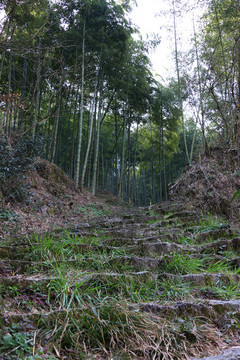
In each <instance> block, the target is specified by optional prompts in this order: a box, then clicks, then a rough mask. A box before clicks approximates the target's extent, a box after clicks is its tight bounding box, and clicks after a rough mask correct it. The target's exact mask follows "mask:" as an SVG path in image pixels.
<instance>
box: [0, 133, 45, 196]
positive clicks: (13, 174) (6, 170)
mask: <svg viewBox="0 0 240 360" xmlns="http://www.w3.org/2000/svg"><path fill="white" fill-rule="evenodd" d="M39 146H40V143H39V142H37V141H33V140H32V139H30V138H24V139H21V140H19V141H18V142H17V143H15V144H10V143H9V142H8V139H7V138H6V137H5V136H3V135H2V136H1V137H0V153H1V158H0V191H1V192H2V194H3V196H4V198H5V200H6V201H12V202H16V201H23V200H26V199H27V198H28V196H29V191H28V189H27V185H26V184H25V182H24V181H25V178H26V176H25V174H26V172H27V171H28V170H29V169H30V168H31V167H32V165H33V162H34V157H35V156H36V155H37V154H39Z"/></svg>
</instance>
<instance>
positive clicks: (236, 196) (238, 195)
mask: <svg viewBox="0 0 240 360" xmlns="http://www.w3.org/2000/svg"><path fill="white" fill-rule="evenodd" d="M236 198H237V199H239V200H240V189H239V190H237V191H236V192H235V193H234V195H233V197H232V199H231V201H230V203H231V202H232V201H233V200H234V199H236Z"/></svg>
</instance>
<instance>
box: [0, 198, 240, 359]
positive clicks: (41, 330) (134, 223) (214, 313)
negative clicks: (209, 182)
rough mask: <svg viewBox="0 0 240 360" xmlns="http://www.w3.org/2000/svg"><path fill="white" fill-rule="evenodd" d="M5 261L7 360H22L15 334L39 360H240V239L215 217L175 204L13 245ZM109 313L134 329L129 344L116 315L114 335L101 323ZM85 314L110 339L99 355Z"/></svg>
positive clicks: (2, 290)
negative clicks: (77, 321)
mask: <svg viewBox="0 0 240 360" xmlns="http://www.w3.org/2000/svg"><path fill="white" fill-rule="evenodd" d="M0 258H1V260H0V300H1V302H0V310H1V313H0V322H1V325H2V330H0V339H2V343H3V344H5V348H4V347H3V346H2V348H1V344H0V359H15V358H16V359H17V358H19V357H18V356H19V355H17V353H18V354H19V352H18V351H20V349H21V341H20V340H19V342H18V340H16V339H17V337H16V333H19V334H25V335H24V336H28V338H29V343H30V344H31V346H32V348H31V351H33V356H35V357H33V358H36V359H40V358H41V357H37V356H40V355H39V351H40V350H39V349H44V351H45V352H44V351H43V353H44V354H45V355H42V356H43V357H42V358H49V359H54V358H59V357H60V358H62V359H78V358H82V359H85V358H86V359H99V360H100V359H169V360H170V359H200V358H203V359H205V360H208V359H209V360H210V359H213V360H214V359H216V360H223V359H224V360H225V359H227V360H230V359H240V351H239V348H232V347H233V346H236V345H237V344H239V339H240V337H239V334H240V321H239V320H240V286H239V280H240V273H239V264H240V235H239V233H237V232H236V231H234V230H233V229H232V228H230V226H229V225H228V224H226V223H224V222H221V221H218V220H216V219H214V218H213V217H211V216H209V215H208V217H205V219H204V217H203V216H201V215H200V214H199V213H198V212H197V211H195V210H194V211H189V210H185V209H184V208H183V205H182V204H172V203H171V202H169V203H164V204H161V205H155V206H151V207H149V208H138V209H132V210H119V213H117V214H113V215H111V216H110V215H108V216H104V217H101V218H100V217H97V218H95V219H92V221H89V223H79V224H77V225H76V226H74V227H73V228H70V229H68V231H67V232H66V231H64V230H58V231H55V232H54V233H53V234H48V235H45V236H42V237H33V238H32V239H31V240H30V241H29V240H27V239H20V240H16V241H13V240H12V241H10V242H6V241H5V242H3V243H1V244H0ZM109 304H110V305H112V306H113V313H116V314H120V313H121V314H123V313H124V312H125V313H126V314H127V316H128V317H129V318H128V319H131V320H127V322H128V323H127V324H125V325H122V326H125V327H127V325H129V322H130V321H131V322H132V326H133V328H132V329H134V330H129V332H128V333H126V334H128V337H129V338H128V339H125V340H124V336H123V338H121V335H120V333H121V331H120V330H119V327H118V328H117V330H116V331H118V333H117V334H118V335H116V336H115V335H114V334H112V332H111V325H112V326H115V323H114V321H116V326H119V325H118V323H117V320H116V319H113V315H111V316H110V312H109V321H110V322H109V326H108V325H107V319H106V318H105V317H103V318H101V316H105V315H102V314H103V309H104V311H105V309H106V307H107V306H110V305H109ZM109 311H111V309H110V308H109ZM86 314H90V315H91V317H92V319H93V317H94V316H96V318H97V319H98V321H99V322H98V325H99V324H100V325H101V327H99V329H100V330H99V332H101V331H102V332H104V335H103V334H102V335H101V336H102V337H101V339H100V338H98V337H97V338H96V339H95V343H96V346H95V347H94V346H93V342H92V341H93V340H91V339H90V336H91V335H89V333H88V332H87V328H86V327H84V329H83V328H82V327H81V326H80V325H79V324H80V323H81V324H82V323H83V320H84V317H85V316H86ZM90 315H89V316H90ZM118 316H119V317H120V315H118ZM121 316H122V315H121ZM136 316H138V317H139V318H138V321H139V322H141V321H142V325H139V327H137V325H136V321H135V320H136V319H135V317H136ZM66 319H67V320H66ZM74 319H79V323H78V325H76V324H75V322H74V321H75V320H74ZM133 319H135V320H133ZM118 320H119V318H118ZM122 321H123V320H122ZM134 321H135V322H134ZM14 324H15V325H14ZM16 324H18V328H17V330H14V331H13V328H14V326H15V328H16ZM70 324H71V325H70ZM72 324H75V325H74V326H76V327H77V328H78V332H77V331H76V330H73V325H72ZM100 325H99V326H100ZM141 327H142V335H141V336H140V330H139V329H140V328H141ZM70 329H71V331H70ZM136 329H137V330H136ZM67 331H69V333H67ZM124 331H125V330H124ZM138 331H139V332H138ZM151 331H152V333H151ZM77 333H78V335H76V334H77ZM163 333H164V335H163ZM6 334H8V335H9V336H10V340H12V343H13V345H11V341H10V342H9V348H8V349H7V348H6V344H7V340H6V339H7V338H6ZM86 334H87V335H86ZM144 334H145V335H144ZM160 334H161V335H160ZM71 336H72V339H73V338H74V339H75V340H74V341H75V344H74V343H71V341H70V340H69V338H71ZM118 336H119V339H118ZM22 337H23V335H22ZM131 337H132V338H131ZM140 337H141V340H140ZM145 338H146V341H145ZM76 339H77V341H78V342H79V344H80V343H83V344H84V345H83V346H82V347H81V346H80V347H81V351H83V349H85V350H84V351H85V352H84V351H83V352H81V354H82V355H81V357H79V356H80V355H79V351H80V350H79V349H78V346H77V344H76ZM117 339H118V340H117ZM159 339H161V341H160V340H159ZM3 340H4V341H3ZM13 340H14V341H15V343H14V341H13ZM101 341H102V342H101ZM118 341H119V345H118ZM141 341H142V345H141ZM56 344H58V345H56ZM141 347H142V348H141ZM123 348H124V351H123ZM231 348H232V349H231ZM16 349H17V350H16ZM224 349H227V350H224ZM228 349H230V350H228ZM223 350H224V351H223ZM28 351H29V349H28V348H26V353H27V352H28ZM122 351H123V352H122ZM222 351H223V352H222ZM37 354H38V355H37ZM50 354H52V355H51V356H52V357H51V356H50ZM116 354H117V355H116ZM217 354H219V355H217ZM21 356H22V355H21ZM44 356H45V357H44ZM54 356H55V357H54ZM114 356H115V357H114ZM204 356H205V357H204ZM26 359H28V358H27V357H26Z"/></svg>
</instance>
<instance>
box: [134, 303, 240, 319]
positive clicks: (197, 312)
mask: <svg viewBox="0 0 240 360" xmlns="http://www.w3.org/2000/svg"><path fill="white" fill-rule="evenodd" d="M129 309H130V310H133V309H135V310H136V309H139V311H142V312H150V313H153V314H157V315H159V316H162V317H169V318H173V317H181V318H183V317H192V316H194V317H202V316H204V317H206V318H208V319H211V320H219V315H223V314H226V315H229V314H231V313H232V312H235V311H240V300H230V301H223V300H201V301H199V302H197V299H196V300H195V301H194V302H188V301H178V302H176V303H172V304H164V305H162V304H158V303H152V302H151V303H141V304H131V305H129ZM222 321H225V320H224V319H222Z"/></svg>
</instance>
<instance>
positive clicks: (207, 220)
mask: <svg viewBox="0 0 240 360" xmlns="http://www.w3.org/2000/svg"><path fill="white" fill-rule="evenodd" d="M225 226H227V222H226V220H225V219H224V218H223V217H220V216H216V215H211V214H209V213H208V214H203V215H202V220H200V223H199V226H198V229H197V230H196V233H201V232H207V231H211V230H218V229H221V228H224V227H225Z"/></svg>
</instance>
